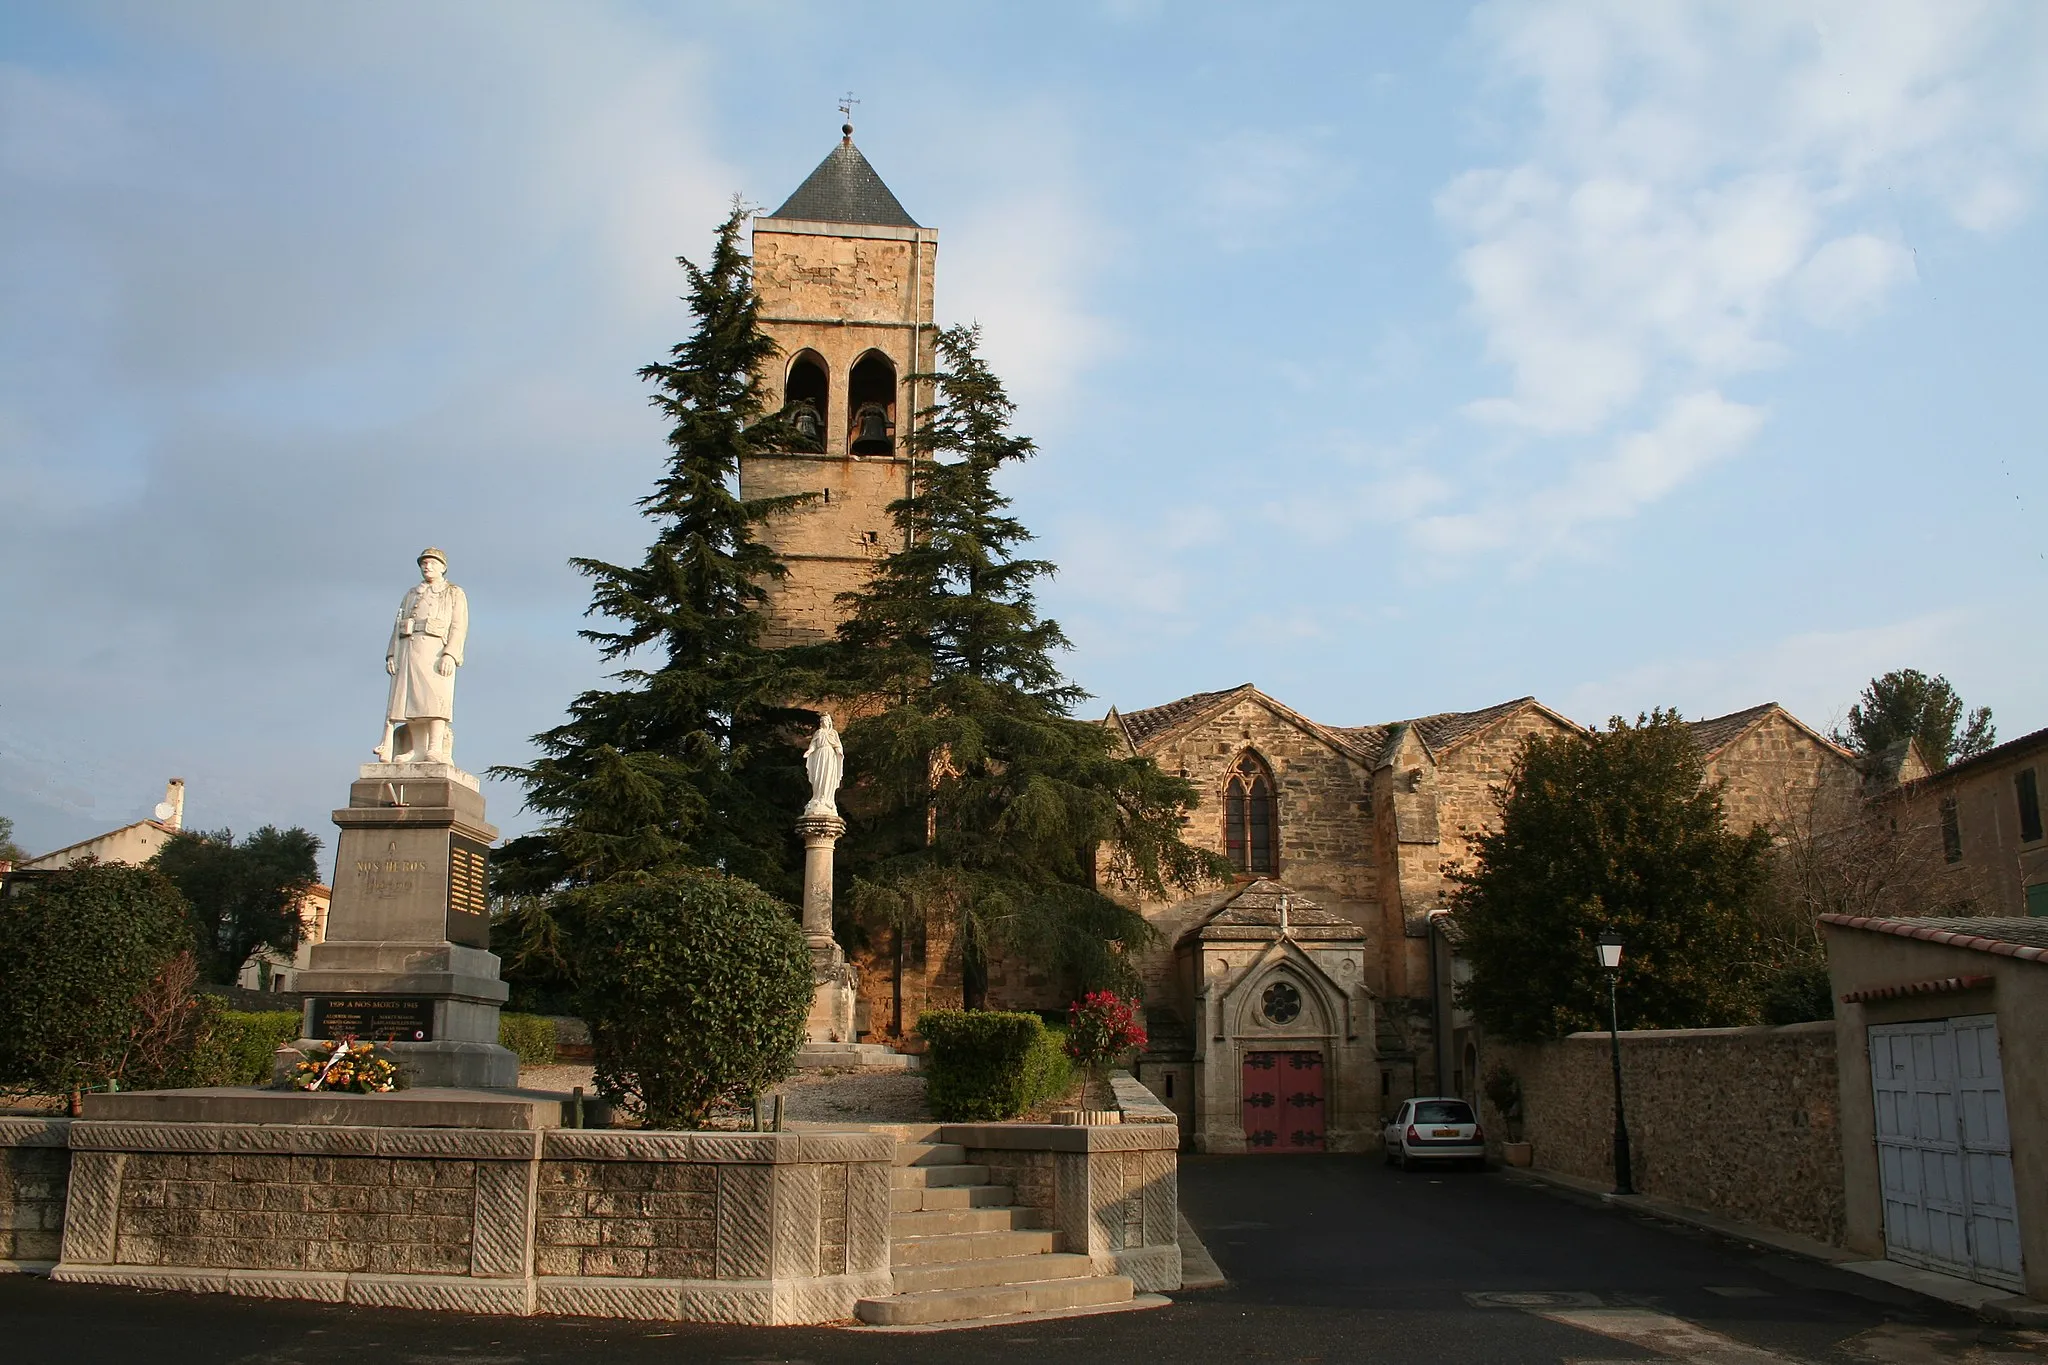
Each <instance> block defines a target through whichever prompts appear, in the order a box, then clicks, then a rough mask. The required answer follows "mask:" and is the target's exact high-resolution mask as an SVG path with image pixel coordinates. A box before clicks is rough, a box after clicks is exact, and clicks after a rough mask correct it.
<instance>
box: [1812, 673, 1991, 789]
mask: <svg viewBox="0 0 2048 1365" xmlns="http://www.w3.org/2000/svg"><path fill="white" fill-rule="evenodd" d="M1909 737H1910V738H1913V739H1917V740H1919V741H1920V756H1921V757H1922V758H1924V759H1926V760H1927V762H1928V764H1929V765H1930V766H1932V767H1935V768H1946V767H1947V766H1948V765H1949V764H1950V762H1952V761H1953V760H1955V759H1958V758H1968V757H1970V755H1972V754H1981V753H1983V752H1984V751H1985V750H1986V749H1988V748H1990V747H1991V746H1992V745H1993V744H1994V743H1996V742H1997V740H1998V730H1997V727H1995V726H1994V725H1992V723H1991V708H1990V707H1988V706H1980V707H1978V708H1977V709H1976V710H1974V711H1971V712H1969V713H1968V715H1967V716H1965V714H1964V711H1963V699H1962V698H1961V697H1959V696H1957V695H1956V690H1955V688H1953V687H1951V686H1950V685H1949V681H1948V679H1947V678H1944V677H1941V676H1940V675H1938V674H1937V675H1936V676H1934V677H1932V678H1930V677H1928V676H1927V675H1926V674H1925V673H1922V672H1921V671H1920V670H1919V669H1917V668H1895V669H1893V670H1892V671H1891V672H1889V673H1887V674H1885V675H1884V676H1883V677H1881V678H1872V679H1871V680H1870V684H1869V685H1868V686H1867V687H1865V688H1864V689H1863V696H1862V697H1861V698H1860V699H1859V700H1858V701H1857V703H1856V705H1854V706H1852V707H1850V708H1849V723H1848V725H1847V726H1845V727H1843V728H1842V729H1841V730H1838V731H1837V732H1836V733H1835V736H1834V738H1835V742H1836V743H1838V744H1842V745H1845V746H1847V747H1849V748H1852V749H1854V750H1855V751H1856V752H1857V753H1859V754H1862V755H1864V756H1866V757H1870V758H1875V757H1876V756H1877V755H1878V754H1881V753H1883V752H1884V750H1885V749H1886V748H1887V747H1888V746H1890V745H1892V744H1894V743H1897V742H1898V741H1899V740H1902V739H1906V738H1909Z"/></svg>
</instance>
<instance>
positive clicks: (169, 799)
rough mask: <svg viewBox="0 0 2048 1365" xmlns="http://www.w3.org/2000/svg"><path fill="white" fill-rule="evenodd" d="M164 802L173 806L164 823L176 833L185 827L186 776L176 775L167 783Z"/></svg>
mask: <svg viewBox="0 0 2048 1365" xmlns="http://www.w3.org/2000/svg"><path fill="white" fill-rule="evenodd" d="M164 804H165V805H166V806H169V807H170V808H171V813H170V814H169V815H167V816H165V817H164V820H163V823H164V825H165V826H167V827H168V828H169V829H170V830H171V832H172V833H174V834H175V833H177V832H178V831H179V830H181V829H183V828H185V779H184V778H182V777H174V778H172V779H171V780H170V781H169V782H168V783H167V784H165V786H164Z"/></svg>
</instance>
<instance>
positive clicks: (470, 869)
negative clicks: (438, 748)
mask: <svg viewBox="0 0 2048 1365" xmlns="http://www.w3.org/2000/svg"><path fill="white" fill-rule="evenodd" d="M334 823H335V824H336V825H338V826H340V827H341V840H340V845H339V847H338V848H337V850H336V856H335V869H334V899H333V901H332V903H331V904H330V906H329V908H328V912H327V939H326V941H325V942H323V943H318V944H315V945H314V946H313V949H312V951H311V953H310V954H309V956H310V959H311V963H310V966H309V967H308V968H307V970H305V971H302V972H300V973H299V977H298V982H297V984H298V988H299V989H300V990H301V991H304V992H306V994H307V997H308V998H307V1001H306V1006H305V1016H304V1020H303V1022H302V1023H301V1026H300V1028H301V1032H302V1033H303V1034H304V1035H305V1041H318V1040H327V1039H332V1038H335V1037H339V1036H341V1035H344V1034H354V1035H355V1036H357V1037H359V1038H363V1039H367V1040H373V1041H377V1042H385V1043H388V1044H389V1046H390V1048H391V1051H392V1053H393V1055H394V1056H395V1057H396V1059H397V1061H398V1063H399V1065H400V1066H401V1067H403V1068H404V1070H405V1073H406V1076H407V1078H408V1080H409V1081H410V1083H411V1084H412V1085H415V1086H457V1087H462V1088H466V1089H477V1088H492V1089H507V1088H510V1087H513V1086H516V1085H518V1084H519V1058H518V1057H517V1056H516V1055H515V1054H514V1053H512V1052H511V1051H510V1050H509V1049H507V1048H503V1047H500V1046H499V1045H498V1007H499V1006H501V1005H502V1004H504V1002H505V997H506V994H507V990H506V986H505V983H504V982H502V981H500V980H499V979H498V959H497V957H496V956H495V955H494V954H493V953H492V952H491V951H490V945H491V923H490V913H489V906H488V903H487V900H486V897H487V895H488V886H487V884H486V879H487V876H488V862H489V856H490V846H491V844H493V843H494V842H496V840H497V837H498V831H497V829H496V828H494V827H493V826H492V825H490V824H488V823H486V822H485V820H484V799H483V796H482V794H481V793H480V792H479V791H478V789H477V780H476V779H475V778H474V777H472V776H470V775H469V774H468V773H466V772H463V771H462V770H461V769H460V768H457V767H454V766H453V765H451V764H447V763H366V764H364V765H363V767H362V772H361V775H360V777H359V779H358V780H357V781H356V782H355V784H354V785H353V786H351V787H350V788H349V798H348V805H347V806H346V807H345V808H344V809H341V810H338V811H336V812H334Z"/></svg>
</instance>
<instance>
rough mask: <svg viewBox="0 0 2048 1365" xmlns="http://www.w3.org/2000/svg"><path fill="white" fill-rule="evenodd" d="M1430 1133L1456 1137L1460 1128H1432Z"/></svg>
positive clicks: (1434, 1135)
mask: <svg viewBox="0 0 2048 1365" xmlns="http://www.w3.org/2000/svg"><path fill="white" fill-rule="evenodd" d="M1429 1135H1430V1136H1431V1137H1456V1136H1458V1130H1457V1129H1455V1128H1432V1129H1431V1130H1430V1133H1429Z"/></svg>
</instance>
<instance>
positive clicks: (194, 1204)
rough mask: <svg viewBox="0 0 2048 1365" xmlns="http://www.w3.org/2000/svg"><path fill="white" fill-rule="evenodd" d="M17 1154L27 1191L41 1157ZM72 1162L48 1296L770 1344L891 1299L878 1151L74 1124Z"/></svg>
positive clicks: (656, 1137) (788, 1140)
mask: <svg viewBox="0 0 2048 1365" xmlns="http://www.w3.org/2000/svg"><path fill="white" fill-rule="evenodd" d="M9 1136H10V1135H9V1134H8V1133H7V1132H5V1131H0V1152H4V1153H5V1154H6V1156H5V1159H6V1161H7V1162H9V1163H13V1164H12V1165H10V1166H9V1167H8V1169H11V1170H12V1169H24V1167H23V1166H22V1164H21V1163H22V1157H21V1155H20V1154H21V1153H22V1152H24V1151H31V1152H32V1151H36V1150H39V1149H38V1148H37V1147H36V1146H35V1145H34V1144H33V1143H32V1142H31V1141H29V1138H30V1137H32V1136H33V1135H27V1136H23V1135H14V1136H15V1137H16V1140H15V1141H14V1142H12V1143H9V1142H7V1141H6V1139H7V1138H8V1137H9ZM64 1140H66V1141H67V1142H68V1144H69V1153H68V1154H69V1155H70V1157H71V1171H70V1180H69V1184H68V1187H67V1189H66V1192H65V1193H66V1206H65V1208H64V1226H63V1242H62V1253H61V1258H60V1259H59V1261H58V1264H57V1266H56V1268H55V1270H54V1272H53V1273H54V1275H55V1277H56V1278H57V1279H60V1280H66V1281H73V1282H80V1283H89V1284H121V1285H134V1286H141V1287H146V1288H157V1289H172V1290H183V1291H187V1292H195V1291H196V1292H213V1293H236V1294H249V1295H258V1296H263V1297H270V1298H300V1299H316V1300H321V1301H325V1302H330V1303H360V1304H366V1305H383V1306H392V1307H408V1308H432V1309H441V1310H449V1311H463V1312H484V1313H509V1314H526V1313H534V1312H542V1313H568V1314H580V1315H586V1316H604V1317H622V1318H640V1319H650V1320H656V1321H708V1322H749V1323H762V1324H769V1323H796V1322H831V1321H837V1320H840V1319H843V1318H846V1317H848V1316H850V1315H851V1313H852V1311H853V1304H854V1303H855V1302H856V1301H857V1300H858V1299H860V1298H862V1297H864V1296H866V1295H870V1294H875V1293H887V1292H888V1287H889V1217H890V1214H889V1202H890V1201H889V1169H890V1161H891V1160H892V1158H893V1155H894V1150H895V1144H894V1142H893V1140H892V1139H890V1138H889V1137H887V1136H886V1135H879V1134H870V1133H803V1134H797V1133H696V1134H692V1133H641V1132H613V1131H605V1130H596V1131H592V1130H582V1129H568V1130H560V1129H551V1130H540V1131H536V1130H525V1129H459V1128H400V1127H386V1128H380V1127H371V1126H343V1125H333V1126H314V1125H291V1124H262V1123H249V1122H242V1123H205V1122H124V1121H102V1120H80V1121H77V1122H74V1123H71V1124H70V1125H69V1128H68V1131H67V1132H66V1133H65V1135H64ZM45 1145H46V1144H45ZM54 1150H56V1151H58V1152H60V1153H61V1152H63V1151H64V1149H62V1148H57V1149H54ZM6 1188H7V1189H8V1190H11V1191H13V1192H14V1193H15V1194H17V1195H20V1194H21V1193H22V1192H23V1191H24V1190H25V1188H26V1185H25V1182H23V1181H20V1180H14V1181H12V1182H10V1183H9V1184H8V1185H7V1186H6ZM38 1189H39V1192H38V1193H37V1196H36V1197H37V1198H40V1199H43V1200H44V1201H45V1205H46V1204H47V1194H48V1190H47V1189H46V1188H41V1187H38ZM16 1202H17V1205H18V1207H16V1208H15V1209H13V1210H11V1212H12V1213H13V1214H14V1216H15V1219H16V1221H20V1220H21V1219H24V1218H29V1217H30V1216H31V1215H33V1217H34V1218H35V1219H36V1220H37V1221H39V1222H40V1221H42V1220H44V1219H45V1218H46V1214H44V1213H42V1212H41V1211H39V1210H34V1209H30V1208H29V1207H28V1203H27V1201H23V1200H17V1201H16ZM0 1207H4V1205H0Z"/></svg>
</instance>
